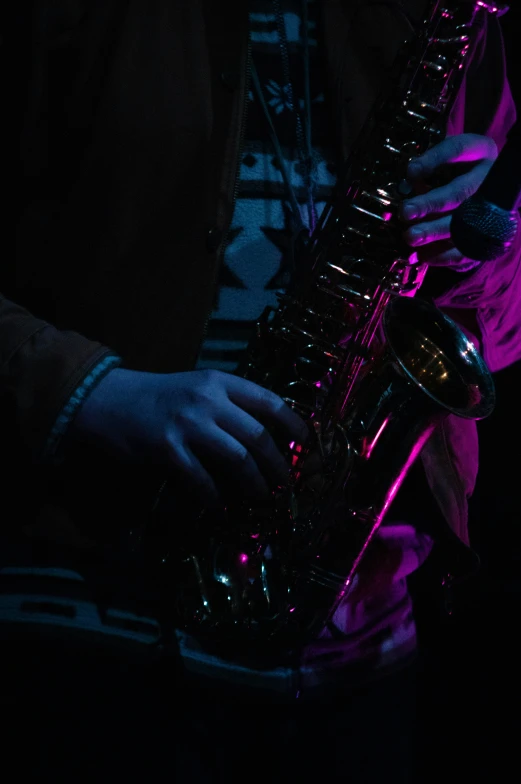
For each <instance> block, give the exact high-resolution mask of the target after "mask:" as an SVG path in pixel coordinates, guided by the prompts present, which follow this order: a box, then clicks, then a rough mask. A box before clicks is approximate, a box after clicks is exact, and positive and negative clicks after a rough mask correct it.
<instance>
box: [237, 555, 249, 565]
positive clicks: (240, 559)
mask: <svg viewBox="0 0 521 784" xmlns="http://www.w3.org/2000/svg"><path fill="white" fill-rule="evenodd" d="M239 561H240V562H241V563H242V564H245V563H248V556H247V555H246V553H241V554H240V556H239Z"/></svg>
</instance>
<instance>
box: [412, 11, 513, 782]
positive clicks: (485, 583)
mask: <svg viewBox="0 0 521 784" xmlns="http://www.w3.org/2000/svg"><path fill="white" fill-rule="evenodd" d="M520 6H521V4H520V3H519V1H518V0H514V1H513V2H512V3H511V7H510V11H509V12H508V13H507V14H506V15H505V16H504V17H503V18H502V26H503V30H504V35H505V42H506V47H507V57H508V62H509V78H510V82H511V85H512V90H513V93H514V97H515V100H516V104H517V106H518V110H519V112H520V114H521V69H520V68H519V62H520V61H519V50H520V48H521V7H520ZM519 307H520V308H521V303H519ZM495 382H496V392H497V405H496V409H495V411H494V413H493V414H492V415H491V416H490V418H489V419H487V420H484V421H482V422H480V423H479V425H478V427H479V435H480V449H481V460H480V472H479V477H478V485H477V488H476V492H475V495H474V497H473V499H472V502H471V510H470V512H471V520H470V525H471V540H472V544H473V546H474V547H475V549H476V550H477V551H478V553H479V555H480V558H481V561H482V567H481V571H480V573H479V575H478V576H477V577H476V578H474V579H472V580H470V581H469V582H468V583H467V584H466V585H465V586H462V587H461V588H460V589H459V590H458V591H456V592H455V605H454V610H453V612H452V615H451V616H448V615H447V614H446V613H445V612H444V610H443V605H442V601H441V599H442V597H441V594H440V591H439V590H434V589H432V588H430V587H426V586H428V585H429V584H428V581H427V577H426V573H425V571H426V570H424V574H420V575H419V583H418V585H417V586H416V593H417V597H416V602H417V605H418V615H419V632H420V639H421V640H422V642H423V647H424V651H425V653H424V660H423V665H422V670H421V672H422V676H423V686H422V689H423V691H422V696H423V699H422V701H421V702H420V708H421V710H420V723H419V727H420V731H421V735H422V737H423V745H422V749H421V755H422V763H423V764H422V765H421V768H420V769H421V770H422V781H423V780H425V781H430V780H431V778H432V780H435V779H436V778H438V777H439V778H440V779H441V780H443V781H444V782H448V781H454V782H462V781H469V782H470V781H472V780H473V779H474V778H475V779H476V780H481V781H484V780H488V781H491V782H499V781H510V780H511V778H512V776H514V777H515V778H517V776H518V775H519V764H518V756H519V751H518V749H519V742H520V738H521V732H520V731H521V676H520V674H519V667H520V663H521V656H520V651H521V638H520V634H519V632H520V630H519V624H520V621H521V470H520V468H521V460H520V457H519V451H520V445H521V406H520V402H521V363H516V364H515V365H514V366H511V367H509V368H507V369H506V370H504V371H501V372H500V373H497V374H495ZM427 571H428V569H427ZM514 771H515V773H514ZM423 776H425V778H423Z"/></svg>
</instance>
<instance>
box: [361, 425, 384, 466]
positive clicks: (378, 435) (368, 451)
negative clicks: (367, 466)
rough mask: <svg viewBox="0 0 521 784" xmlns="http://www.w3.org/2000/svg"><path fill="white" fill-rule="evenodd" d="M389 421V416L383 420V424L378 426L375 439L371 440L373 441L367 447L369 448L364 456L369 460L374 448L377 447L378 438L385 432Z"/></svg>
mask: <svg viewBox="0 0 521 784" xmlns="http://www.w3.org/2000/svg"><path fill="white" fill-rule="evenodd" d="M388 422H389V417H385V419H384V421H383V422H382V424H381V425H380V427H379V428H378V432H377V433H376V435H375V437H374V438H373V440H372V441H371V443H370V444H369V446H368V447H367V450H366V451H365V454H364V457H365V458H366V459H367V460H369V458H370V457H371V455H372V453H373V449H374V448H375V446H376V444H377V443H378V439H379V438H380V436H381V435H382V433H383V432H384V430H385V428H386V427H387V424H388Z"/></svg>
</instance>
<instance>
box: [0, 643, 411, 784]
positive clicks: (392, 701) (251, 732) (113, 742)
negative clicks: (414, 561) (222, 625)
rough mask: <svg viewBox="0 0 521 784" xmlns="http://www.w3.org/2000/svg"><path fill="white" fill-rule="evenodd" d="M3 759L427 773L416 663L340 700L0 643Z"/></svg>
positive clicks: (199, 771) (343, 776)
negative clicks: (266, 696) (417, 767)
mask: <svg viewBox="0 0 521 784" xmlns="http://www.w3.org/2000/svg"><path fill="white" fill-rule="evenodd" d="M0 672H1V684H0V686H1V705H2V716H3V719H4V722H3V724H4V728H5V729H4V730H2V732H1V738H2V748H1V759H2V767H3V769H4V770H9V769H11V770H16V771H17V775H18V777H19V778H20V780H24V779H25V780H28V781H36V780H44V779H46V778H48V780H49V781H53V782H54V783H55V784H56V783H57V782H61V781H67V782H71V781H80V780H81V781H93V782H94V781H96V782H113V781H116V780H118V781H122V780H125V781H130V782H133V781H140V782H141V781H149V780H151V777H154V778H156V777H157V778H158V779H159V780H170V781H173V782H176V784H184V782H187V783H188V782H201V784H206V783H208V784H210V783H211V784H217V782H227V784H229V782H235V781H237V782H239V781H240V782H241V784H243V783H244V781H245V780H255V781H256V780H260V777H261V776H262V777H263V778H264V780H265V781H269V782H270V784H275V782H287V781H288V780H295V781H300V782H307V781H309V782H315V781H316V780H317V777H321V778H324V779H325V780H327V781H331V780H333V781H342V782H346V784H361V783H362V782H364V784H372V783H373V782H375V784H376V782H378V784H381V783H382V782H384V781H385V782H397V783H398V782H400V784H403V783H405V784H407V783H408V782H414V781H420V780H421V779H418V778H417V777H416V775H415V773H414V746H415V732H416V727H415V712H416V706H415V702H416V696H415V692H416V688H415V687H416V672H415V669H414V667H409V668H408V669H406V670H403V671H401V672H398V673H396V674H394V675H393V676H390V677H387V678H385V679H382V680H380V681H377V682H375V683H373V684H372V685H370V686H366V687H363V688H359V689H358V690H356V691H354V692H352V693H351V694H350V695H344V696H341V695H339V696H338V698H337V699H334V700H332V699H327V700H317V701H316V702H314V701H309V702H303V703H295V704H293V703H290V704H288V703H286V704H277V702H273V703H270V702H269V701H261V700H257V701H253V698H252V696H251V695H249V694H247V693H246V692H244V691H239V692H238V693H237V694H235V695H232V694H230V693H229V692H228V691H226V692H221V691H220V690H214V691H212V690H210V689H207V688H204V689H197V688H194V689H192V688H186V682H185V681H184V682H183V683H184V685H185V688H180V683H179V681H178V680H177V679H176V678H173V677H172V669H171V668H170V669H168V668H167V667H165V668H164V669H163V668H162V667H150V668H147V667H145V668H143V667H140V666H134V665H129V664H126V663H125V662H124V661H123V660H122V659H121V658H119V657H114V658H111V657H106V656H95V655H92V653H91V654H89V655H85V656H82V655H78V653H77V652H70V651H65V650H61V651H60V650H56V648H54V649H51V648H49V649H47V650H45V649H44V648H43V646H41V645H36V646H34V648H33V649H32V650H28V649H27V647H25V648H24V649H20V648H19V647H17V646H9V645H7V646H6V645H4V646H3V657H2V662H1V664H0Z"/></svg>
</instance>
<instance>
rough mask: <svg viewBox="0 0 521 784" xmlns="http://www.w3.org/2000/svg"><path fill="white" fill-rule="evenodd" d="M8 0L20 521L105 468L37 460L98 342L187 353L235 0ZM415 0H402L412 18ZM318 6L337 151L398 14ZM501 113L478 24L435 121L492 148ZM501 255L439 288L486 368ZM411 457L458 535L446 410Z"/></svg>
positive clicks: (507, 122)
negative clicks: (453, 99) (13, 2)
mask: <svg viewBox="0 0 521 784" xmlns="http://www.w3.org/2000/svg"><path fill="white" fill-rule="evenodd" d="M22 5H23V8H22V10H19V11H16V12H12V14H14V16H15V17H16V18H15V19H14V20H13V19H12V18H10V19H9V20H7V13H8V12H7V11H3V10H2V11H1V12H0V14H1V15H2V17H4V19H3V22H2V28H3V29H2V37H3V44H4V45H3V62H2V73H3V77H4V79H5V80H6V92H4V95H5V94H9V93H10V92H11V91H10V90H9V89H7V87H8V86H7V81H9V82H10V84H11V86H12V83H13V77H14V84H15V91H14V93H15V94H14V97H13V101H14V103H13V106H14V109H13V112H12V115H11V129H12V130H13V131H14V133H15V136H16V138H15V139H14V142H13V143H14V149H17V150H19V155H18V156H17V159H16V164H17V177H18V184H19V185H20V184H21V187H16V188H14V189H13V192H14V193H16V197H15V200H14V203H15V208H16V230H17V240H16V242H17V247H16V254H15V255H13V256H11V255H9V256H6V257H4V259H3V262H2V267H1V271H0V290H1V291H2V292H3V293H2V295H1V297H0V369H1V370H0V404H1V405H0V416H1V428H2V452H3V456H4V459H5V458H7V460H8V462H9V468H8V470H7V473H6V472H5V470H4V483H5V495H9V493H11V492H12V491H13V490H15V492H16V497H17V501H18V504H17V507H16V508H17V509H18V513H17V515H15V517H16V518H17V519H22V520H27V519H29V516H30V515H34V514H35V513H37V512H38V508H39V507H40V506H41V505H42V504H43V503H44V502H45V500H46V498H47V495H48V494H50V495H49V497H51V498H53V499H54V501H56V500H57V499H58V504H60V503H61V500H60V499H63V498H65V497H66V496H67V495H68V496H69V502H70V505H71V508H73V507H74V505H75V503H76V506H78V503H77V502H78V500H81V501H82V500H85V499H87V498H90V497H91V496H92V495H93V492H92V491H94V490H96V489H98V488H100V487H103V488H105V489H107V483H106V481H105V479H104V478H103V474H105V476H106V475H107V471H104V472H102V475H100V474H99V473H96V472H95V468H94V466H93V464H92V462H89V460H90V458H91V453H90V452H89V451H88V450H83V451H82V455H81V456H80V457H78V456H77V455H76V457H75V458H73V457H72V456H71V457H70V459H65V460H64V462H63V465H62V466H61V467H60V466H58V467H53V466H52V465H51V464H50V463H49V464H47V463H46V462H45V461H42V455H44V454H45V445H46V443H47V440H48V438H49V433H50V432H51V429H52V428H53V425H54V423H55V421H56V419H57V417H58V416H59V414H60V412H61V411H62V409H63V407H64V406H65V404H66V403H67V400H68V399H69V397H70V395H71V393H72V392H73V391H74V389H75V388H76V387H77V386H78V385H79V384H80V383H81V381H82V379H84V378H85V377H86V376H87V375H88V374H89V372H90V371H91V370H92V368H93V367H95V366H96V365H97V364H98V363H99V362H100V359H102V358H103V357H104V356H106V355H107V354H109V353H111V352H113V353H116V354H117V355H119V356H120V357H121V358H122V364H123V366H124V367H127V368H136V369H140V370H147V371H157V372H172V371H181V370H188V369H191V368H192V367H193V365H194V361H195V359H196V356H197V353H198V349H199V346H200V343H201V339H202V333H203V328H204V324H205V321H206V319H207V317H208V315H209V313H210V311H211V307H212V302H213V299H214V294H215V282H216V277H217V268H218V262H219V256H220V250H221V246H222V242H223V238H224V236H225V234H226V230H227V226H228V225H229V223H230V220H231V214H232V209H233V191H234V184H235V180H236V176H237V169H238V156H239V141H240V135H241V127H242V124H243V121H244V104H245V72H246V60H247V3H245V2H243V1H242V0H225V2H220V3H215V2H210V1H209V0H208V1H206V2H205V1H204V0H178V2H173V1H172V0H168V1H165V0H149V2H146V3H143V2H140V1H139V0H103V1H102V0H90V1H89V2H87V1H86V0H83V1H82V0H78V1H77V2H73V1H72V0H69V1H67V0H60V1H59V2H56V3H53V4H49V3H46V2H43V0H35V1H34V2H32V3H24V4H22ZM364 5H368V4H362V6H364ZM423 5H424V3H423V2H415V0H409V2H406V3H405V6H406V7H407V8H408V10H409V12H410V14H411V15H412V17H413V18H416V19H417V18H419V17H420V15H421V7H422V6H423ZM323 6H324V29H325V38H326V48H327V53H328V62H329V77H330V82H329V94H330V97H331V101H330V103H331V107H332V118H331V119H332V124H333V125H334V127H335V128H336V131H337V143H338V145H339V150H342V153H343V154H346V153H347V152H348V151H349V147H350V144H351V142H352V140H353V139H354V138H355V136H356V134H357V133H358V131H359V130H360V128H361V126H362V123H363V120H364V118H365V116H366V115H367V112H368V111H369V109H370V106H371V104H372V101H373V100H374V97H375V95H376V93H377V91H378V88H379V85H380V83H381V80H382V78H384V75H385V74H386V73H387V71H388V67H389V65H390V63H391V61H392V59H393V56H394V53H395V51H396V48H397V46H398V43H399V42H400V41H401V39H402V38H403V37H404V35H405V33H406V32H407V28H406V27H405V26H404V23H403V20H401V19H400V17H399V16H396V15H395V14H393V12H392V11H391V10H389V8H387V7H386V5H385V4H380V5H375V6H373V7H372V8H368V7H367V8H362V10H360V11H359V12H358V14H357V15H356V18H355V14H354V9H355V7H356V6H357V4H356V3H350V2H341V0H337V1H336V2H335V0H325V2H324V3H323ZM49 9H52V10H49ZM13 43H14V47H13V46H12V44H13ZM12 49H14V53H13V52H12ZM513 121H514V107H513V103H512V99H511V96H510V91H509V89H508V84H507V82H506V77H505V64H504V53H503V45H502V39H501V34H500V30H499V26H498V22H497V20H495V19H490V20H488V23H487V25H486V26H485V27H484V29H483V30H482V33H481V36H480V40H479V42H478V46H477V49H476V51H475V53H474V55H473V61H472V63H471V65H470V70H469V73H468V77H467V79H466V85H465V86H464V88H463V90H462V91H461V93H460V96H459V99H458V102H457V105H456V107H455V109H454V111H453V113H452V118H451V125H450V128H449V132H450V133H459V132H461V131H463V130H465V131H474V132H476V133H482V134H489V135H491V136H492V137H493V138H494V139H495V140H496V142H497V143H498V145H499V146H500V147H501V145H502V144H503V143H504V141H505V137H506V133H507V131H508V129H509V127H510V126H511V125H512V124H513ZM519 258H520V253H519V244H518V245H517V246H516V247H515V248H514V249H513V250H512V252H511V253H510V254H509V255H508V257H507V258H505V259H504V260H502V261H501V262H499V263H497V264H495V265H484V266H483V267H482V268H481V269H479V270H478V271H477V272H476V273H474V274H472V275H470V276H467V277H465V278H461V279H457V276H456V277H455V278H454V280H453V283H452V285H451V286H450V289H449V290H447V291H446V292H444V294H443V295H442V296H441V297H440V299H439V304H440V305H441V306H443V307H444V308H446V309H448V310H449V311H450V313H451V315H452V316H454V315H456V316H461V318H460V321H461V322H462V323H463V324H464V325H465V327H466V329H467V330H468V331H470V332H471V333H472V334H474V335H475V337H476V339H477V340H478V341H479V342H480V344H481V347H482V349H483V351H484V355H485V358H486V360H487V361H488V362H489V365H490V366H491V368H492V370H498V369H500V368H502V367H505V366H506V365H507V364H509V363H511V362H513V361H515V360H517V359H518V358H519V357H520V356H521V341H520V340H519V334H520V329H521V324H520V316H519V312H518V311H517V310H516V308H515V306H514V303H515V301H516V297H519V289H520V287H521V276H520V274H519ZM423 457H424V464H425V467H426V471H427V477H428V481H429V484H430V485H431V487H432V489H433V490H434V494H435V496H436V498H437V500H438V502H439V504H440V506H441V508H442V510H443V512H444V514H445V517H446V519H447V521H448V522H449V524H450V526H451V527H452V529H453V531H455V532H456V533H457V534H458V535H459V537H460V538H461V539H462V540H463V541H467V496H468V495H469V493H470V492H471V491H472V487H473V485H474V481H475V476H476V470H477V436H476V428H475V425H474V423H469V422H463V421H461V420H457V421H456V420H455V419H454V418H452V417H449V419H448V420H447V423H446V425H445V426H444V428H443V431H440V432H439V433H438V434H437V436H436V437H435V438H433V439H432V441H431V442H430V444H429V445H428V447H427V448H426V450H425V452H424V455H423ZM74 460H76V462H74ZM86 466H87V467H86ZM109 475H110V482H109V483H108V484H109V485H111V486H113V484H114V482H115V481H116V475H117V476H119V477H120V481H121V482H122V485H121V487H123V488H124V487H126V486H127V485H126V484H125V483H128V477H129V476H130V474H125V476H126V479H125V478H121V477H123V474H122V473H121V470H120V469H118V468H116V467H113V468H112V472H111V473H110V474H109ZM144 475H145V469H144V468H143V469H142V471H141V473H140V476H141V477H144ZM104 482H105V484H104ZM121 487H120V490H121ZM23 488H26V489H27V490H30V489H31V488H38V491H37V492H36V491H31V492H24V490H23ZM27 496H30V498H28V497H27ZM120 497H121V495H120ZM64 503H65V501H64ZM97 504H98V506H97V508H98V510H99V509H100V507H99V501H97ZM79 505H80V506H82V503H80V504H79ZM73 514H74V512H73ZM14 524H15V525H16V520H15V521H14Z"/></svg>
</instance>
